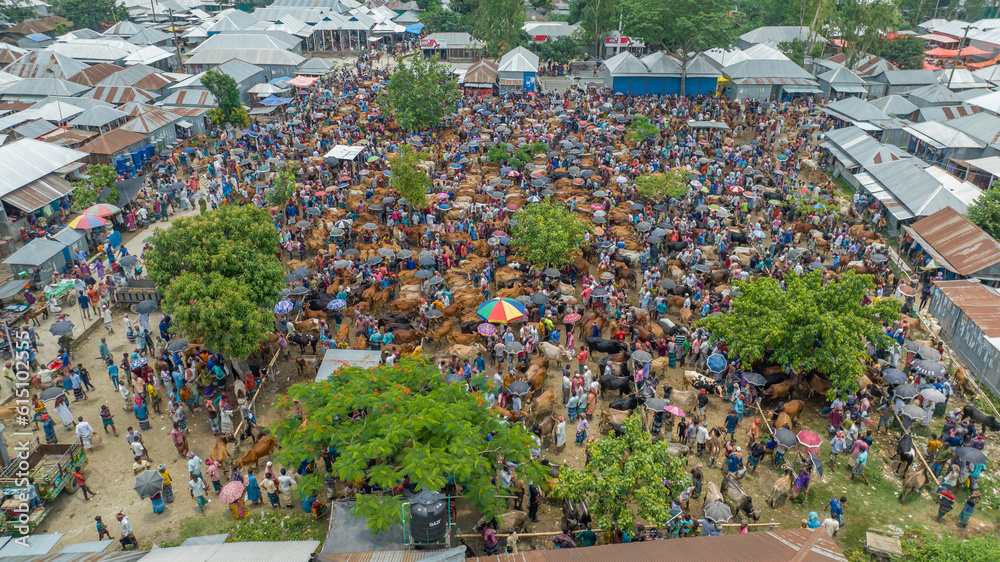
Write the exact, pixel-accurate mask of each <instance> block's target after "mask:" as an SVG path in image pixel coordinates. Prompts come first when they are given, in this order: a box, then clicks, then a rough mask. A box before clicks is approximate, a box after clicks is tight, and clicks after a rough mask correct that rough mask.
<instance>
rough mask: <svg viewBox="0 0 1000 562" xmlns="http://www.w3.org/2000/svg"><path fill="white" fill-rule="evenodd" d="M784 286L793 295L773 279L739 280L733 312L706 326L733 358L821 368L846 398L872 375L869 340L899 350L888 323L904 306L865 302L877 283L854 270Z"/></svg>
mask: <svg viewBox="0 0 1000 562" xmlns="http://www.w3.org/2000/svg"><path fill="white" fill-rule="evenodd" d="M784 281H785V283H787V290H782V288H781V285H780V284H779V281H778V280H777V279H774V278H771V277H765V278H761V279H757V280H755V281H749V282H736V283H735V287H734V294H735V296H734V297H733V301H732V312H731V313H729V314H722V315H719V316H709V317H708V318H705V319H703V320H701V321H700V322H699V325H702V326H705V327H707V328H708V330H709V331H710V332H711V334H712V336H713V337H716V338H721V339H723V340H725V342H726V345H727V346H729V353H730V355H731V356H734V357H739V358H740V360H742V361H743V363H744V364H745V365H750V364H752V363H754V362H756V361H760V360H762V359H765V357H766V358H767V359H768V360H769V361H771V362H772V363H776V364H778V365H789V366H791V367H792V368H793V369H795V370H796V371H797V372H799V373H805V372H808V371H815V372H818V373H820V374H822V375H825V376H827V377H829V380H830V382H831V383H832V384H833V389H832V390H831V391H830V396H829V398H831V399H832V398H833V397H834V396H840V397H842V398H846V396H847V395H848V394H850V393H852V392H855V391H856V390H857V389H858V382H857V379H858V377H859V376H860V375H862V374H864V371H865V365H866V363H867V360H868V355H867V353H866V351H865V344H866V342H868V343H871V344H872V345H874V346H876V347H879V348H882V349H886V348H889V347H890V346H892V345H895V342H894V341H893V340H892V339H891V338H890V337H889V336H888V335H887V334H886V333H885V326H888V325H890V324H891V323H892V322H893V321H895V320H897V319H898V318H899V301H897V300H896V299H892V298H886V299H881V300H879V301H878V302H875V303H874V304H868V305H863V304H862V300H863V299H864V298H865V297H866V296H867V295H868V294H869V293H871V292H872V291H874V290H875V283H874V281H873V280H872V277H871V276H870V275H856V274H855V273H854V271H850V270H848V271H847V272H846V273H844V274H843V276H842V277H841V279H840V281H839V282H831V283H826V284H824V283H823V271H822V270H817V271H812V272H810V273H808V274H806V275H803V276H801V277H800V276H798V275H786V276H785V278H784ZM769 350H773V352H772V353H770V355H768V351H769Z"/></svg>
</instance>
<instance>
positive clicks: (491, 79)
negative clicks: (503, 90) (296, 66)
mask: <svg viewBox="0 0 1000 562" xmlns="http://www.w3.org/2000/svg"><path fill="white" fill-rule="evenodd" d="M300 70H301V69H300ZM496 81H497V63H495V62H493V61H491V60H486V59H483V60H481V61H479V62H477V63H475V64H473V65H472V66H470V67H469V68H468V70H466V71H465V78H464V79H463V82H464V83H465V84H496Z"/></svg>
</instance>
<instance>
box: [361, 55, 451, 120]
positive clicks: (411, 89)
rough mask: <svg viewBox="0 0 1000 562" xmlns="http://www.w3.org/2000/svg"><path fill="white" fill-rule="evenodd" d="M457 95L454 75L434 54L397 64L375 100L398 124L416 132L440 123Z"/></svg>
mask: <svg viewBox="0 0 1000 562" xmlns="http://www.w3.org/2000/svg"><path fill="white" fill-rule="evenodd" d="M460 97H461V96H460V95H459V93H458V83H457V82H456V81H455V76H454V75H453V74H452V73H451V70H449V69H448V67H447V66H445V65H443V64H440V63H438V61H437V56H436V55H435V56H433V57H431V58H430V59H427V60H424V59H423V58H422V57H415V58H414V59H413V60H411V61H410V62H402V63H400V65H399V66H397V67H396V72H394V73H393V74H392V78H391V79H390V80H389V85H388V86H386V87H385V88H384V89H383V90H382V92H381V93H380V94H379V98H378V99H379V104H380V105H381V106H382V107H383V109H384V110H385V111H386V112H387V113H388V114H390V115H391V116H392V117H393V119H395V120H396V122H397V123H399V126H400V127H402V128H403V129H404V130H406V131H417V130H420V129H424V128H427V127H431V126H433V125H436V124H438V123H440V122H441V120H442V119H444V116H445V115H447V114H448V112H449V110H450V108H451V107H452V106H453V105H454V104H455V102H456V101H458V99H459V98H460Z"/></svg>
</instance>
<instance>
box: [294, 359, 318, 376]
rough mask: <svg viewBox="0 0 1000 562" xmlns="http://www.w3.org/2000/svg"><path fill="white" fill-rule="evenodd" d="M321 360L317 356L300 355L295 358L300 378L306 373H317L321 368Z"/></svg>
mask: <svg viewBox="0 0 1000 562" xmlns="http://www.w3.org/2000/svg"><path fill="white" fill-rule="evenodd" d="M319 362H320V359H319V357H318V356H316V355H299V356H298V357H296V358H295V368H296V369H297V370H298V373H299V376H300V377H301V376H302V375H304V374H305V373H306V371H307V370H308V371H312V372H314V373H315V372H317V367H319Z"/></svg>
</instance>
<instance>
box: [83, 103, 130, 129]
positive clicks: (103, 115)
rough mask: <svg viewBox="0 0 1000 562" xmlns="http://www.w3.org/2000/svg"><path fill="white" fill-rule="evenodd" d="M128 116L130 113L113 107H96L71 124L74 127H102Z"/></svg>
mask: <svg viewBox="0 0 1000 562" xmlns="http://www.w3.org/2000/svg"><path fill="white" fill-rule="evenodd" d="M128 116H129V114H128V113H125V112H124V111H121V110H118V109H115V108H113V107H95V108H93V109H88V110H86V111H84V112H83V113H81V114H80V115H79V116H77V118H76V119H73V120H72V121H70V122H69V124H70V125H72V126H74V127H101V126H104V125H107V124H108V123H112V122H114V121H117V120H118V119H121V118H122V117H128Z"/></svg>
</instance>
